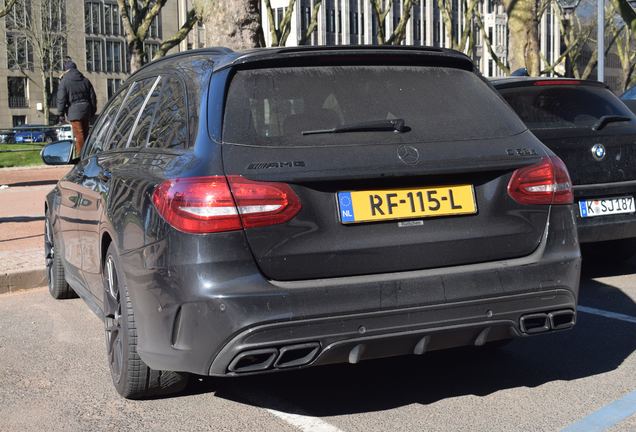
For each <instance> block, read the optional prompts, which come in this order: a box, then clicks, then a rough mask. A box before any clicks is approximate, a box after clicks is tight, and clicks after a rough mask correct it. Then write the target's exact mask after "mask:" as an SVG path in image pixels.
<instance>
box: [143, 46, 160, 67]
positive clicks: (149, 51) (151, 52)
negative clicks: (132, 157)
mask: <svg viewBox="0 0 636 432" xmlns="http://www.w3.org/2000/svg"><path fill="white" fill-rule="evenodd" d="M157 51H159V44H158V43H157V42H144V52H145V53H146V61H149V62H150V61H152V59H153V58H154V56H155V53H156V52H157Z"/></svg>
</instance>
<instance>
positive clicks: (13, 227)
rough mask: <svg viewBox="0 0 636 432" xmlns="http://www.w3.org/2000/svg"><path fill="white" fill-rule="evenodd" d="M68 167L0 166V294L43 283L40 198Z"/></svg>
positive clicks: (44, 278) (42, 223)
mask: <svg viewBox="0 0 636 432" xmlns="http://www.w3.org/2000/svg"><path fill="white" fill-rule="evenodd" d="M69 169H70V167H68V166H61V167H47V166H44V167H30V168H2V169H0V294H3V293H6V292H12V291H17V290H21V289H29V288H35V287H39V286H43V285H46V269H45V265H44V246H43V243H44V199H45V197H46V194H48V193H49V191H50V190H51V189H52V188H53V186H54V185H55V183H56V182H57V180H58V179H59V178H61V177H62V176H63V175H64V174H65V173H66V172H68V170H69Z"/></svg>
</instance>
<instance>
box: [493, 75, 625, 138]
mask: <svg viewBox="0 0 636 432" xmlns="http://www.w3.org/2000/svg"><path fill="white" fill-rule="evenodd" d="M501 94H502V95H503V97H504V98H505V99H506V100H507V101H508V103H509V104H510V105H511V106H512V108H513V109H514V110H515V111H516V112H517V114H519V117H521V119H522V120H523V121H524V122H525V123H526V125H527V126H528V127H529V128H530V129H550V128H575V127H592V126H593V125H594V124H595V123H596V122H598V120H599V119H600V118H601V117H602V116H606V115H621V116H630V117H631V116H632V113H631V112H630V111H629V110H628V109H627V107H625V105H624V104H623V103H621V101H620V100H619V99H618V98H617V97H616V96H614V94H613V93H612V92H610V91H609V90H607V89H605V88H602V87H592V86H583V85H581V86H579V85H569V86H530V87H516V88H508V89H502V90H501Z"/></svg>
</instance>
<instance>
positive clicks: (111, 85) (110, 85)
mask: <svg viewBox="0 0 636 432" xmlns="http://www.w3.org/2000/svg"><path fill="white" fill-rule="evenodd" d="M121 83H122V80H120V79H108V80H106V86H107V90H108V99H110V98H112V97H113V96H114V95H115V93H117V89H119V86H121Z"/></svg>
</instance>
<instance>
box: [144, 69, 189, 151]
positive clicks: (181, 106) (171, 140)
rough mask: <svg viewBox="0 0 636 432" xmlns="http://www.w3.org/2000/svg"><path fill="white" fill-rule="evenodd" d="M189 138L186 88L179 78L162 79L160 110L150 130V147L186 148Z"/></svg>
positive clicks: (167, 77) (168, 77)
mask: <svg viewBox="0 0 636 432" xmlns="http://www.w3.org/2000/svg"><path fill="white" fill-rule="evenodd" d="M188 136H189V134H188V110H187V100H186V93H185V87H184V86H183V84H182V83H181V81H180V80H179V79H178V78H176V77H170V76H166V77H164V78H163V79H162V85H161V98H160V102H159V108H158V109H157V112H156V114H155V116H154V120H153V122H152V127H151V128H150V135H149V136H148V147H151V148H185V147H187V146H188Z"/></svg>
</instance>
